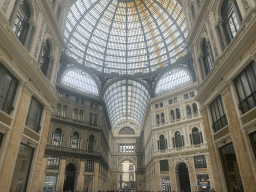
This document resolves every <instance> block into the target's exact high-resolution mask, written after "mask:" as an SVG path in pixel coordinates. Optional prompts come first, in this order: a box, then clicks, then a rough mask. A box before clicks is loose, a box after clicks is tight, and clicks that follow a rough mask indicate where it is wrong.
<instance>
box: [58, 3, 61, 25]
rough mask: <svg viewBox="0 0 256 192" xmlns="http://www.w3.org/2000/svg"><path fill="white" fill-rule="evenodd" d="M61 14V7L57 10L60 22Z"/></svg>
mask: <svg viewBox="0 0 256 192" xmlns="http://www.w3.org/2000/svg"><path fill="white" fill-rule="evenodd" d="M60 13H61V6H60V5H59V6H58V10H57V19H58V21H59V20H60Z"/></svg>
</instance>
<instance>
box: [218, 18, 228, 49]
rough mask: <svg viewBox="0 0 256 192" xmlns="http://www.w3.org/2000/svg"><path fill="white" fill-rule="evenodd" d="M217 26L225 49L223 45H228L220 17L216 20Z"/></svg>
mask: <svg viewBox="0 0 256 192" xmlns="http://www.w3.org/2000/svg"><path fill="white" fill-rule="evenodd" d="M218 26H219V29H220V34H221V38H222V41H223V44H224V49H225V47H227V46H228V40H227V38H226V34H225V31H224V27H223V21H222V20H221V19H219V20H218Z"/></svg>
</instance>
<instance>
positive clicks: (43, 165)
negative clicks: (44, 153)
mask: <svg viewBox="0 0 256 192" xmlns="http://www.w3.org/2000/svg"><path fill="white" fill-rule="evenodd" d="M47 162H48V157H44V158H43V164H42V166H41V171H40V175H41V179H40V181H38V183H39V184H38V186H39V191H40V189H43V185H44V180H45V169H46V166H47Z"/></svg>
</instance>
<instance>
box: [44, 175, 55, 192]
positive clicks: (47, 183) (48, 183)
mask: <svg viewBox="0 0 256 192" xmlns="http://www.w3.org/2000/svg"><path fill="white" fill-rule="evenodd" d="M56 182H57V176H55V175H46V176H45V180H44V188H43V191H45V192H54V191H55V188H56Z"/></svg>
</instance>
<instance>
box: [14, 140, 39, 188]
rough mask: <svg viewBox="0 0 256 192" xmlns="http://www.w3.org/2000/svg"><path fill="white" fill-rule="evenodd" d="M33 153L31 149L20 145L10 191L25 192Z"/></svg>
mask: <svg viewBox="0 0 256 192" xmlns="http://www.w3.org/2000/svg"><path fill="white" fill-rule="evenodd" d="M33 153H34V149H33V148H31V147H29V146H27V145H24V144H22V143H21V144H20V148H19V152H18V156H17V160H16V164H15V168H14V172H13V178H12V183H11V187H10V191H19V192H25V191H26V189H27V183H28V178H29V173H30V167H31V162H32V158H33Z"/></svg>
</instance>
